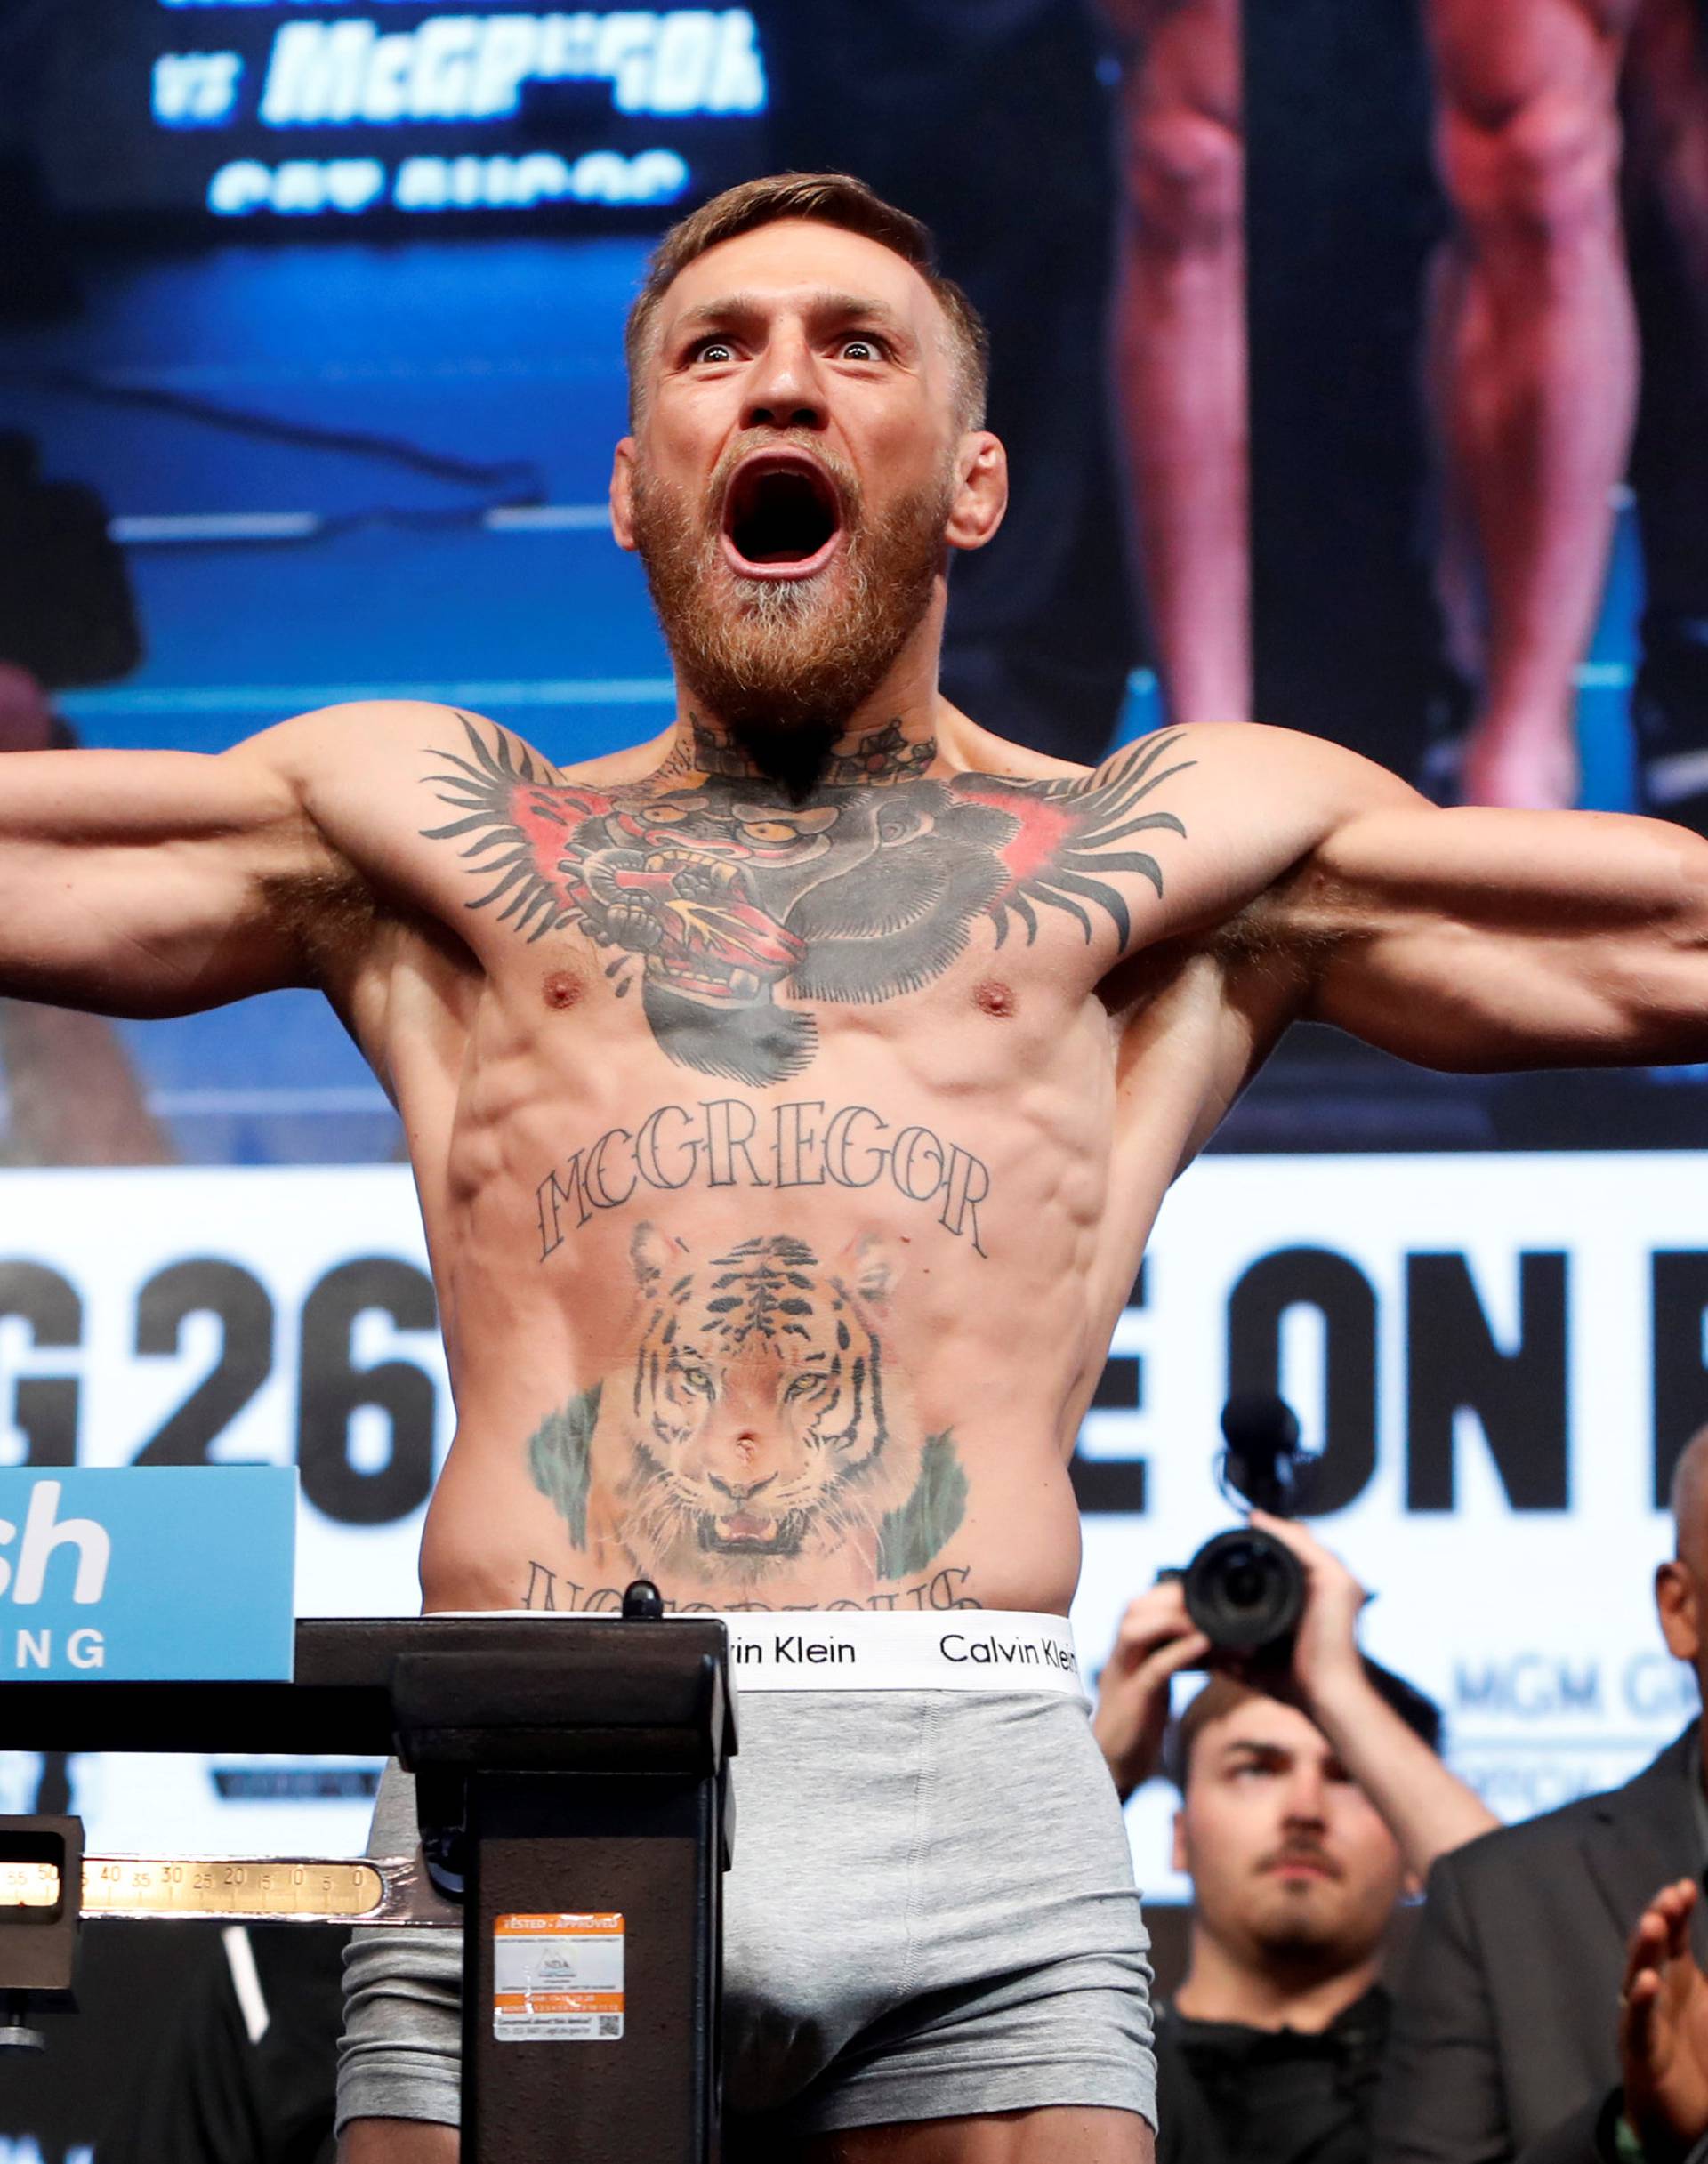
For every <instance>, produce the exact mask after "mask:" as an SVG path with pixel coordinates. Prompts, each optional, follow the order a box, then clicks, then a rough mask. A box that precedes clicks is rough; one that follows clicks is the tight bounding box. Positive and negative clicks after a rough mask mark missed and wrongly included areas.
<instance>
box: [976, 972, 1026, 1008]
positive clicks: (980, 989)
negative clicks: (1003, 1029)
mask: <svg viewBox="0 0 1708 2164" xmlns="http://www.w3.org/2000/svg"><path fill="white" fill-rule="evenodd" d="M972 1000H973V1004H974V1006H975V1007H981V1008H982V1009H983V1010H984V1011H985V1012H986V1013H987V1014H995V1015H1011V1014H1012V1013H1013V1012H1014V1010H1015V1005H1016V1002H1015V998H1014V994H1013V991H1012V990H1011V987H1010V986H1009V985H1005V984H1003V981H1002V979H1001V977H981V978H980V979H979V982H978V984H976V985H974V986H973V988H972Z"/></svg>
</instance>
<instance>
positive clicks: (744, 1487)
mask: <svg viewBox="0 0 1708 2164" xmlns="http://www.w3.org/2000/svg"><path fill="white" fill-rule="evenodd" d="M776 1478H777V1475H776V1474H775V1473H767V1474H766V1476H765V1477H764V1479H763V1480H746V1481H742V1480H720V1479H719V1478H718V1476H717V1475H716V1474H715V1473H708V1474H707V1475H706V1479H707V1480H708V1481H709V1482H710V1483H711V1484H712V1485H713V1487H714V1488H715V1489H716V1490H717V1491H718V1493H719V1494H720V1495H727V1496H728V1497H729V1500H730V1501H731V1502H733V1503H745V1501H746V1500H748V1498H749V1497H750V1496H753V1495H757V1494H758V1493H759V1492H760V1491H761V1489H763V1488H769V1486H770V1484H771V1483H772V1481H774V1480H775V1479H776Z"/></svg>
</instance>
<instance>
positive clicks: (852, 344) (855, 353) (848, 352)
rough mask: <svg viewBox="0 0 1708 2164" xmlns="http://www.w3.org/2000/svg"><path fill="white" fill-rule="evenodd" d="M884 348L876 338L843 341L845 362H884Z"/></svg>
mask: <svg viewBox="0 0 1708 2164" xmlns="http://www.w3.org/2000/svg"><path fill="white" fill-rule="evenodd" d="M842 358H843V359H844V360H857V361H866V360H882V358H883V348H882V345H880V343H879V342H878V341H877V340H876V339H875V338H866V337H860V338H845V339H843V341H842Z"/></svg>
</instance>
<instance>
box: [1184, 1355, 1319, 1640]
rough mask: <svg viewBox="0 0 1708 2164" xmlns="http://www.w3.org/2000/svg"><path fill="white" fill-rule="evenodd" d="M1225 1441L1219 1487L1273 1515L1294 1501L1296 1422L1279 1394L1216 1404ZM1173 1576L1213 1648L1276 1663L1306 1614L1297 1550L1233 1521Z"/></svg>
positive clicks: (1300, 1463) (1301, 1462)
mask: <svg viewBox="0 0 1708 2164" xmlns="http://www.w3.org/2000/svg"><path fill="white" fill-rule="evenodd" d="M1221 1432H1222V1436H1223V1439H1224V1441H1225V1443H1226V1444H1227V1448H1226V1449H1225V1450H1224V1452H1222V1457H1221V1480H1222V1484H1223V1486H1224V1487H1225V1488H1228V1489H1231V1490H1232V1491H1233V1492H1234V1493H1235V1494H1236V1495H1237V1496H1238V1497H1240V1498H1241V1499H1242V1500H1245V1502H1247V1503H1249V1504H1250V1505H1251V1506H1252V1507H1253V1508H1254V1509H1258V1510H1265V1511H1268V1512H1269V1515H1270V1516H1273V1517H1291V1516H1293V1514H1294V1513H1295V1512H1296V1511H1297V1509H1298V1508H1299V1507H1300V1489H1301V1473H1302V1471H1303V1470H1304V1469H1305V1468H1306V1467H1307V1466H1308V1465H1309V1463H1310V1460H1308V1459H1304V1458H1302V1457H1301V1452H1300V1448H1299V1423H1298V1421H1297V1420H1296V1419H1295V1418H1294V1417H1293V1409H1292V1407H1291V1406H1290V1405H1288V1404H1286V1403H1285V1400H1284V1399H1282V1398H1279V1397H1276V1396H1271V1395H1269V1394H1268V1393H1264V1392H1257V1391H1250V1392H1242V1393H1240V1394H1238V1395H1237V1396H1233V1397H1230V1398H1229V1401H1228V1403H1227V1404H1225V1405H1224V1406H1223V1407H1222V1409H1221ZM1164 1575H1172V1576H1178V1577H1179V1578H1180V1582H1181V1589H1182V1591H1183V1592H1184V1594H1185V1596H1186V1606H1187V1613H1188V1614H1189V1615H1190V1616H1191V1618H1192V1621H1193V1622H1194V1623H1195V1624H1196V1626H1197V1628H1198V1629H1200V1630H1201V1631H1203V1633H1204V1637H1207V1638H1208V1639H1209V1641H1210V1643H1211V1645H1213V1647H1214V1648H1215V1650H1216V1652H1217V1653H1227V1654H1234V1655H1237V1657H1238V1658H1240V1659H1241V1660H1245V1661H1265V1662H1270V1663H1279V1662H1282V1661H1285V1659H1286V1658H1287V1656H1288V1653H1289V1651H1290V1649H1291V1647H1292V1644H1293V1633H1294V1631H1296V1630H1297V1629H1298V1627H1299V1618H1300V1616H1301V1614H1302V1613H1304V1605H1305V1573H1304V1572H1303V1570H1302V1569H1301V1566H1300V1563H1299V1559H1298V1557H1296V1556H1295V1555H1294V1554H1293V1550H1292V1549H1290V1548H1286V1547H1284V1546H1283V1544H1282V1543H1281V1542H1280V1541H1277V1540H1276V1539H1275V1538H1274V1537H1273V1536H1272V1535H1271V1534H1269V1533H1266V1532H1259V1531H1258V1530H1257V1529H1256V1528H1255V1527H1254V1526H1251V1525H1234V1526H1230V1527H1229V1529H1228V1531H1227V1532H1218V1533H1214V1534H1213V1535H1212V1536H1211V1538H1210V1539H1209V1540H1207V1541H1205V1542H1204V1546H1203V1547H1202V1548H1200V1549H1199V1550H1198V1552H1197V1553H1196V1555H1195V1556H1194V1557H1193V1558H1192V1560H1191V1561H1190V1562H1189V1563H1188V1565H1187V1566H1186V1568H1185V1569H1184V1570H1183V1571H1180V1572H1178V1573H1164Z"/></svg>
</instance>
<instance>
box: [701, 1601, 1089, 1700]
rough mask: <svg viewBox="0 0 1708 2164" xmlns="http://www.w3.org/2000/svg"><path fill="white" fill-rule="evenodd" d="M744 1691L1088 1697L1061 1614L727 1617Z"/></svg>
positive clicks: (733, 1663) (969, 1611) (732, 1662)
mask: <svg viewBox="0 0 1708 2164" xmlns="http://www.w3.org/2000/svg"><path fill="white" fill-rule="evenodd" d="M723 1621H725V1623H727V1624H728V1625H729V1667H730V1672H731V1674H732V1675H733V1676H734V1677H735V1682H736V1687H737V1690H740V1691H1024V1692H1036V1691H1048V1692H1051V1693H1058V1694H1059V1695H1060V1696H1062V1697H1065V1698H1084V1695H1085V1686H1084V1684H1083V1683H1082V1682H1081V1681H1080V1677H1079V1663H1078V1661H1076V1659H1075V1657H1074V1639H1073V1633H1072V1632H1071V1631H1070V1630H1069V1629H1068V1624H1067V1621H1066V1620H1065V1619H1064V1618H1063V1617H1061V1616H1059V1615H1026V1614H1021V1613H1016V1612H1015V1611H1012V1610H1010V1609H1003V1608H966V1609H959V1610H955V1611H952V1612H950V1613H946V1614H939V1615H930V1614H925V1615H868V1614H858V1613H821V1612H814V1613H792V1614H791V1613H779V1614H773V1615H726V1616H725V1617H724V1618H723Z"/></svg>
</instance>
